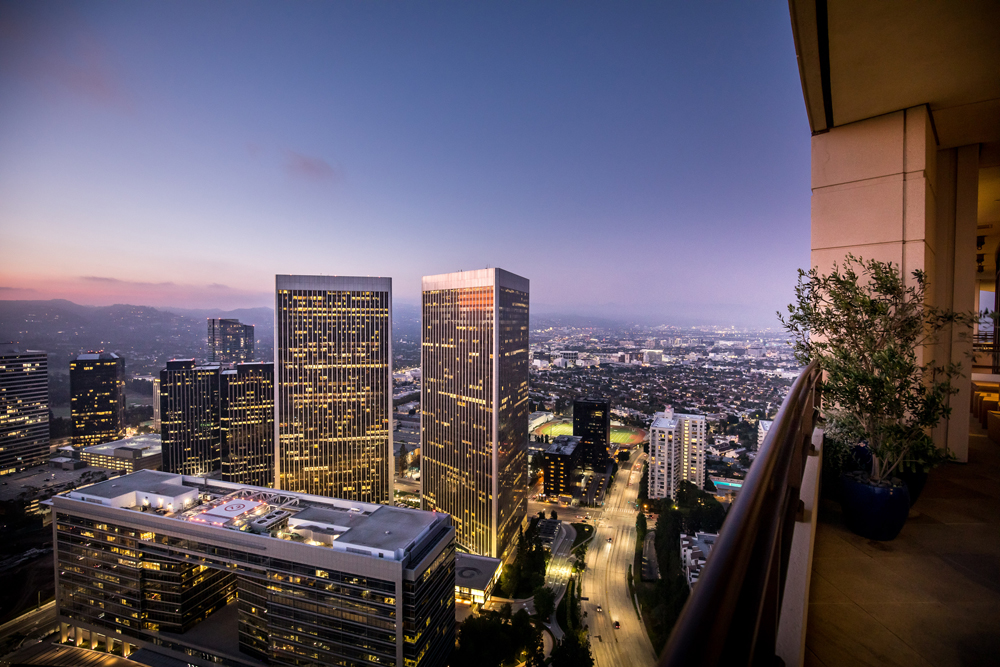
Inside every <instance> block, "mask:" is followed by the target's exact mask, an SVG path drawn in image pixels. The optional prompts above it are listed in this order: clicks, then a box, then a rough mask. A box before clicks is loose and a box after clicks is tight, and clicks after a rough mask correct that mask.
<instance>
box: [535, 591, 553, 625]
mask: <svg viewBox="0 0 1000 667" xmlns="http://www.w3.org/2000/svg"><path fill="white" fill-rule="evenodd" d="M555 610H556V596H555V593H553V592H552V589H551V588H548V587H547V586H541V587H539V588H536V589H535V613H537V614H538V616H539V617H541V618H542V619H548V618H549V617H550V616H552V612H554V611H555Z"/></svg>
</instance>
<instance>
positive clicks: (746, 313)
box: [0, 1, 809, 326]
mask: <svg viewBox="0 0 1000 667" xmlns="http://www.w3.org/2000/svg"><path fill="white" fill-rule="evenodd" d="M808 249H809V128H808V124H807V120H806V114H805V111H804V108H803V102H802V95H801V90H800V84H799V77H798V72H797V69H796V62H795V52H794V48H793V44H792V35H791V28H790V26H789V19H788V7H787V5H784V4H782V3H745V2H743V3H738V2H732V3H721V2H703V3H687V2H684V3H681V2H677V3H665V2H648V3H643V2H630V3H610V2H594V3H587V2H549V1H546V2H490V3H480V2H476V3H467V2H406V3H402V2H379V1H372V2H282V3H276V2H267V3H265V2H212V3H203V2H170V3H134V2H88V3H61V2H45V3H36V2H21V3H9V2H8V3H3V4H0V257H2V261H0V299H48V298H67V299H70V300H73V301H76V302H77V303H83V304H95V305H99V304H111V303H133V304H141V305H151V306H156V307H169V306H176V307H188V308H209V307H213V308H214V307H218V308H223V309H230V308H238V307H248V306H261V305H273V289H274V275H275V274H276V273H305V274H311V273H324V274H341V275H381V276H391V277H392V278H393V282H394V293H395V298H396V300H397V301H402V302H413V303H415V302H416V300H417V299H418V296H419V289H420V277H421V276H422V275H429V274H436V273H444V272H449V271H456V270H460V269H474V268H483V267H486V266H500V267H503V268H505V269H507V270H510V271H513V272H515V273H518V274H521V275H523V276H525V277H527V278H529V279H530V280H531V290H532V309H533V312H536V313H543V312H544V313H566V314H569V313H576V314H585V315H600V316H605V317H611V318H633V319H635V318H640V319H642V320H643V321H657V322H663V323H679V324H686V323H694V322H698V323H719V324H735V325H742V324H752V325H763V326H774V324H775V321H774V315H773V314H774V311H775V310H776V309H778V308H780V307H782V306H783V304H786V303H788V301H789V300H790V299H791V297H792V287H793V285H794V282H795V270H796V269H797V268H799V267H805V265H806V264H807V263H808V259H809V251H808Z"/></svg>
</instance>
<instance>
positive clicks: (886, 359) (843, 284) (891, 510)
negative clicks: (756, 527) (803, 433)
mask: <svg viewBox="0 0 1000 667" xmlns="http://www.w3.org/2000/svg"><path fill="white" fill-rule="evenodd" d="M926 289H927V279H926V275H925V274H924V272H923V271H914V272H913V273H912V280H911V281H909V283H907V282H906V281H904V279H903V276H902V275H901V273H900V271H899V269H898V268H897V267H896V266H894V265H893V264H891V263H888V262H880V261H877V260H867V261H866V260H863V259H861V258H858V257H855V256H854V255H848V256H847V257H846V259H845V260H844V262H843V264H842V265H839V266H838V265H836V264H835V265H834V267H833V270H832V271H831V272H830V273H829V274H828V275H820V274H819V273H818V271H817V270H816V269H815V268H813V269H812V270H810V271H808V272H805V271H802V270H800V271H799V279H798V284H797V286H796V288H795V301H796V302H795V303H793V304H789V306H788V316H787V319H786V318H785V317H783V316H781V314H780V313H779V315H778V318H779V320H781V323H782V325H783V326H784V328H785V329H786V330H787V331H788V332H789V333H791V334H792V339H793V340H792V344H793V346H794V349H795V356H796V358H797V359H798V361H799V362H800V363H803V364H805V363H809V362H811V361H812V360H816V361H817V362H818V363H819V365H820V368H821V369H822V370H823V371H824V377H825V379H824V385H823V396H824V405H825V406H826V409H825V412H826V414H825V416H826V417H827V419H828V420H829V422H830V424H831V426H832V427H833V429H832V430H834V431H835V432H836V433H837V434H838V435H839V437H840V438H841V439H843V438H850V439H851V440H850V441H848V442H841V443H840V445H841V448H843V447H845V446H846V447H850V448H853V449H854V453H855V456H854V457H853V458H854V459H855V460H856V461H858V462H859V463H860V465H858V466H856V467H857V468H860V469H857V470H853V471H845V472H844V473H843V474H842V475H841V476H840V483H841V489H840V491H841V494H840V495H841V498H840V499H841V506H842V507H843V510H844V518H845V521H846V522H847V525H848V527H849V528H850V529H851V530H852V531H854V532H856V533H858V534H859V535H862V536H864V537H867V538H869V539H875V540H891V539H894V538H895V537H896V536H897V535H898V534H899V531H900V530H902V528H903V523H904V522H905V521H906V517H907V514H908V513H909V508H910V493H909V490H908V488H907V485H906V484H905V483H904V482H903V481H902V478H901V477H902V476H903V475H904V474H906V473H910V474H915V475H918V476H919V474H920V473H926V472H927V471H928V470H930V469H931V468H933V467H934V466H936V465H938V464H940V463H941V462H943V461H945V460H947V459H948V458H949V456H950V455H949V454H947V453H946V452H944V451H943V450H941V449H939V448H938V447H937V446H936V445H935V444H934V441H933V440H932V439H931V435H930V431H931V429H932V428H934V427H935V426H936V425H937V424H938V423H939V422H940V421H941V419H942V418H943V417H945V416H947V415H948V414H949V413H950V410H951V408H950V407H949V405H948V398H949V396H951V395H952V394H954V393H955V392H957V391H958V390H957V389H954V388H953V387H952V385H951V381H952V379H954V378H955V377H957V376H958V375H960V373H961V367H960V366H959V365H958V364H952V363H949V364H943V365H937V364H935V362H934V361H928V359H929V358H930V357H931V356H932V354H933V345H934V343H935V342H936V341H937V339H938V337H939V335H940V334H941V333H942V332H944V331H945V330H948V331H949V332H950V331H951V330H952V328H953V327H954V328H957V329H959V330H960V331H961V332H962V334H964V335H967V332H968V330H969V327H971V325H972V323H973V322H974V321H975V319H976V317H977V316H976V315H975V314H974V313H967V314H966V313H955V312H952V311H948V310H943V309H940V308H935V307H933V306H930V305H928V304H926V303H925V301H924V296H925V293H926ZM921 357H922V359H921Z"/></svg>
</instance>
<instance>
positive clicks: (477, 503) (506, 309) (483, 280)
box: [420, 269, 529, 558]
mask: <svg viewBox="0 0 1000 667" xmlns="http://www.w3.org/2000/svg"><path fill="white" fill-rule="evenodd" d="M528 286H529V283H528V280H527V279H525V278H522V277H520V276H517V275H515V274H513V273H510V272H508V271H504V270H502V269H482V270H478V271H463V272H459V273H449V274H443V275H438V276H428V277H425V278H424V279H423V297H422V310H423V312H422V318H421V328H422V331H423V333H422V352H421V356H422V361H421V374H422V391H421V428H420V430H421V450H420V455H421V458H420V460H421V474H420V479H421V492H422V497H423V507H424V509H429V510H438V511H442V512H447V513H449V514H451V516H452V523H453V524H454V526H455V533H456V537H455V540H456V543H457V544H458V545H459V546H461V547H462V548H463V549H466V550H468V551H469V552H471V553H474V554H478V555H485V556H491V557H494V558H502V557H504V556H505V555H506V554H507V553H508V552H509V550H510V549H511V547H513V546H514V538H515V536H516V535H517V531H518V528H519V527H520V525H521V523H522V521H523V520H524V518H525V515H526V514H527V494H528V458H527V453H526V444H527V441H528Z"/></svg>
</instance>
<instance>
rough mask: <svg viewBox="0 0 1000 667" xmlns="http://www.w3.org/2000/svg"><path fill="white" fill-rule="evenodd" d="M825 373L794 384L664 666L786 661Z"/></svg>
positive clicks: (815, 371) (813, 371)
mask: <svg viewBox="0 0 1000 667" xmlns="http://www.w3.org/2000/svg"><path fill="white" fill-rule="evenodd" d="M820 376H821V372H820V370H819V367H818V366H817V364H816V362H815V361H814V362H812V363H811V364H809V365H808V366H807V367H806V368H805V370H804V371H803V372H802V374H801V375H800V376H799V377H798V379H797V380H796V381H795V383H794V384H793V385H792V388H791V391H789V392H788V396H787V397H785V401H784V403H782V405H781V409H780V410H779V411H778V415H777V416H776V417H775V419H774V423H773V424H772V425H771V428H770V429H769V430H768V434H767V437H766V438H765V439H764V443H763V445H762V446H761V448H760V451H759V452H758V454H757V458H756V459H755V460H754V464H753V466H752V467H751V468H750V472H749V473H748V474H747V478H746V481H745V482H744V483H743V487H742V488H741V489H740V493H739V495H738V496H737V498H736V501H735V502H734V503H733V506H732V508H731V509H730V510H729V513H728V514H727V516H726V520H725V522H724V524H723V526H722V530H721V531H720V533H719V539H718V540H717V541H716V543H715V545H714V547H713V548H712V554H711V557H710V558H709V559H708V563H707V564H706V565H705V568H704V569H703V570H702V572H701V574H700V575H699V577H698V583H697V585H696V586H695V587H694V590H693V591H692V592H691V596H690V597H689V598H688V600H687V603H686V604H685V605H684V608H683V609H682V610H681V614H680V617H679V618H678V619H677V623H676V624H675V625H674V629H673V632H672V633H671V634H670V639H669V640H668V642H667V646H666V648H665V649H664V651H663V654H662V656H661V657H660V663H659V664H660V666H661V667H681V666H684V667H689V666H691V665H768V667H773V665H775V664H776V663H778V659H777V658H776V657H775V642H776V639H777V633H778V620H779V619H778V616H779V610H780V609H781V597H782V594H783V592H784V581H785V575H786V573H787V571H788V559H789V553H790V551H791V541H792V533H793V530H794V525H795V520H796V515H797V514H798V513H799V511H800V507H799V505H800V503H799V488H800V486H801V484H802V474H803V471H804V470H805V464H806V457H807V456H808V454H809V448H810V447H811V442H812V431H813V428H814V427H815V425H816V419H817V408H818V407H819V400H818V390H819V384H820Z"/></svg>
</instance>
